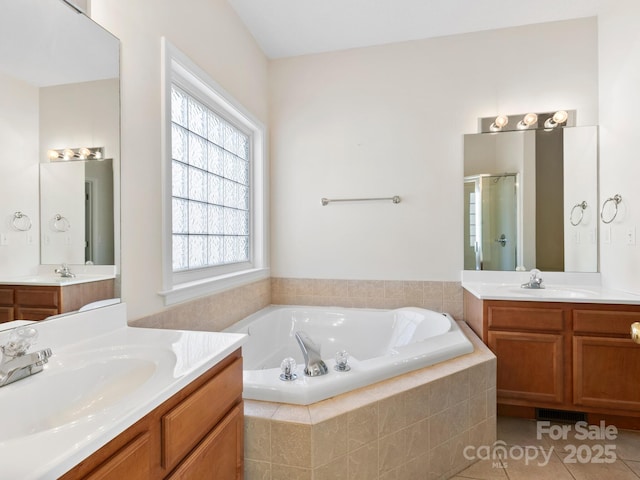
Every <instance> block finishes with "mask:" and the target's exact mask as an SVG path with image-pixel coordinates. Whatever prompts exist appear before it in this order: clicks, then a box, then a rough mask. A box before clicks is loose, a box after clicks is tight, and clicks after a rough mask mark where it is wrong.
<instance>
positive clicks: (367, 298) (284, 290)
mask: <svg viewBox="0 0 640 480" xmlns="http://www.w3.org/2000/svg"><path fill="white" fill-rule="evenodd" d="M271 302H272V303H273V304H274V305H317V306H335V307H359V308H400V307H422V308H427V309H429V310H433V311H436V312H447V313H449V314H450V315H451V316H452V317H453V318H455V319H456V320H462V286H461V283H460V282H440V281H404V280H326V279H314V278H280V277H272V278H271Z"/></svg>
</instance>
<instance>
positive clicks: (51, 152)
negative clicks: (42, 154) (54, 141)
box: [47, 150, 60, 160]
mask: <svg viewBox="0 0 640 480" xmlns="http://www.w3.org/2000/svg"><path fill="white" fill-rule="evenodd" d="M47 156H48V157H49V160H57V159H58V158H60V154H58V152H57V151H55V150H47Z"/></svg>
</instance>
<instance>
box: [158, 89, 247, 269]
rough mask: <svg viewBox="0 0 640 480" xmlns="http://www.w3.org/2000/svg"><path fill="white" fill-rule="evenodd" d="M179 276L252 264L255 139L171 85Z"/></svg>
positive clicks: (175, 262) (174, 220) (175, 249)
mask: <svg viewBox="0 0 640 480" xmlns="http://www.w3.org/2000/svg"><path fill="white" fill-rule="evenodd" d="M171 158H172V168H171V170H172V173H171V177H172V211H173V213H172V227H173V228H172V245H173V248H172V251H173V271H174V272H177V271H182V270H191V269H196V268H202V267H209V266H219V265H231V264H235V263H241V262H248V261H249V260H250V252H249V237H250V232H249V214H250V207H249V204H250V202H249V200H250V198H249V193H250V183H249V178H250V167H251V165H250V162H251V154H250V149H249V135H248V134H246V133H244V132H243V131H241V130H240V129H239V128H237V127H236V126H235V125H233V124H232V123H230V122H227V121H225V120H224V119H223V118H222V117H221V116H220V115H218V114H216V113H215V112H214V111H213V110H211V109H209V108H207V106H205V105H203V104H202V103H200V102H199V101H197V100H196V99H194V98H193V97H192V96H190V95H189V94H187V93H186V92H184V91H183V90H182V89H180V88H178V87H177V86H176V85H172V86H171Z"/></svg>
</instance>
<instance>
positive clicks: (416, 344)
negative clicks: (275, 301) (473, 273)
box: [226, 306, 473, 405]
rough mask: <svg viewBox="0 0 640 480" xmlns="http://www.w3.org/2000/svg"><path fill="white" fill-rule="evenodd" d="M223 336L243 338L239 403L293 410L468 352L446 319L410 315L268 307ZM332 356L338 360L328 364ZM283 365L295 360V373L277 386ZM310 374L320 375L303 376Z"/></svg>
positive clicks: (418, 312) (414, 311) (404, 311)
mask: <svg viewBox="0 0 640 480" xmlns="http://www.w3.org/2000/svg"><path fill="white" fill-rule="evenodd" d="M226 331H230V332H238V333H246V334H248V335H249V340H248V341H247V342H246V343H245V344H244V345H243V347H242V351H243V357H244V374H243V379H244V391H243V396H244V398H246V399H251V400H262V401H270V402H281V403H291V404H297V405H309V404H312V403H315V402H318V401H320V400H324V399H326V398H330V397H333V396H336V395H339V394H342V393H346V392H348V391H352V390H355V389H358V388H361V387H364V386H367V385H371V384H373V383H376V382H379V381H382V380H386V379H388V378H391V377H395V376H398V375H401V374H404V373H407V372H410V371H413V370H418V369H420V368H424V367H427V366H429V365H433V364H436V363H439V362H443V361H446V360H449V359H452V358H455V357H457V356H460V355H464V354H467V353H471V352H472V351H473V345H472V343H471V342H470V341H469V339H468V338H467V337H466V336H465V335H464V333H463V332H462V330H460V328H459V327H458V325H457V323H456V322H455V321H454V320H453V318H451V316H449V315H448V314H442V313H437V312H433V311H431V310H426V309H423V308H414V307H407V308H399V309H395V310H375V309H355V308H338V307H331V308H326V307H299V306H296V307H276V306H271V307H267V308H265V309H263V310H260V311H259V312H256V313H255V314H253V315H251V316H249V317H247V318H245V319H244V320H242V321H240V322H238V323H236V324H235V325H233V326H231V327H230V328H228V329H226ZM320 346H322V356H321V355H320V353H321V352H320ZM346 351H348V352H349V355H348V357H349V366H350V369H348V368H343V369H341V368H336V366H338V367H340V365H338V363H339V362H340V361H344V362H345V365H346V358H344V357H345V356H346ZM336 353H339V355H337V357H336V358H337V359H338V360H336V359H334V356H335V355H336ZM289 357H291V358H293V359H294V360H295V362H294V363H293V364H294V365H296V364H297V365H296V366H295V370H297V371H291V372H290V375H289V379H292V378H293V379H292V380H290V381H286V382H283V381H281V380H280V374H281V370H280V366H281V363H282V361H283V360H282V359H283V358H285V359H286V358H289ZM341 358H344V360H340V359H341ZM320 365H322V366H320ZM315 367H317V369H318V371H320V370H322V371H324V373H323V374H315V375H313V374H312V375H309V374H307V370H309V371H310V372H312V373H313V370H314V368H315ZM294 375H295V378H294Z"/></svg>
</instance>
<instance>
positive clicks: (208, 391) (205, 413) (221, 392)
mask: <svg viewBox="0 0 640 480" xmlns="http://www.w3.org/2000/svg"><path fill="white" fill-rule="evenodd" d="M241 400H242V358H238V359H237V360H236V361H234V362H233V363H232V364H231V365H229V366H228V367H227V368H225V369H224V370H223V371H221V372H220V373H219V374H217V375H216V376H215V377H213V378H212V379H211V380H209V381H208V382H207V383H205V384H204V385H203V386H202V387H200V388H199V389H198V390H196V391H195V392H194V393H192V394H191V395H189V396H188V397H187V398H186V399H185V400H184V401H183V402H182V403H181V404H180V405H178V406H177V407H175V408H174V409H173V410H171V411H170V412H169V413H167V414H166V415H164V416H163V417H162V466H163V467H164V468H165V469H169V470H170V469H172V468H174V467H175V465H176V464H177V463H178V462H179V461H180V459H182V458H183V457H184V456H185V455H186V454H187V453H188V452H189V451H190V450H191V449H192V448H193V447H194V446H195V445H197V444H198V443H199V442H200V440H201V439H202V438H203V437H204V436H205V435H206V434H207V433H208V432H209V431H210V430H211V429H212V428H213V427H214V426H215V425H216V424H217V423H218V422H219V421H220V419H221V418H222V417H223V416H224V415H225V414H226V413H227V412H228V411H229V410H230V409H231V408H232V407H233V405H234V404H236V403H238V402H240V401H241Z"/></svg>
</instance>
